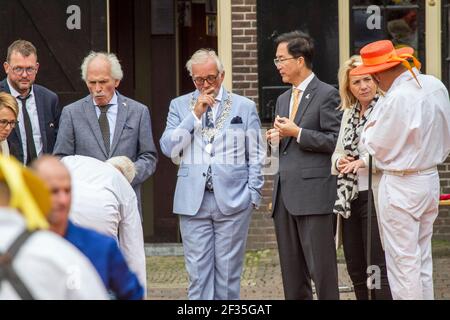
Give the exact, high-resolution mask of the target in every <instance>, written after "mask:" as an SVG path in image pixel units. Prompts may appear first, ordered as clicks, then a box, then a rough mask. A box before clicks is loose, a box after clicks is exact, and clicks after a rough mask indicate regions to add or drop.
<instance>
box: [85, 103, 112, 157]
mask: <svg viewBox="0 0 450 320" xmlns="http://www.w3.org/2000/svg"><path fill="white" fill-rule="evenodd" d="M83 109H84V114H85V115H86V118H87V122H88V123H89V126H90V127H91V129H92V132H93V133H94V136H95V138H96V139H97V143H98V145H99V146H100V149H102V151H103V154H104V155H105V156H106V158H108V157H109V155H108V154H107V153H106V148H105V144H104V142H103V137H102V132H101V131H100V125H99V124H98V117H97V113H96V112H95V106H94V103H93V102H92V97H91V96H90V95H89V96H88V97H87V98H86V100H84V102H83Z"/></svg>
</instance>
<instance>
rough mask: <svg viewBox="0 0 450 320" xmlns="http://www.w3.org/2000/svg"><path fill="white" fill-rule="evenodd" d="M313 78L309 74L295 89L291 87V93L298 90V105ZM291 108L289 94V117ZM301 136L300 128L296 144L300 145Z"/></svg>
mask: <svg viewBox="0 0 450 320" xmlns="http://www.w3.org/2000/svg"><path fill="white" fill-rule="evenodd" d="M314 77H315V74H314V72H311V74H310V75H309V76H308V77H307V78H306V79H305V80H303V81H302V82H301V83H300V84H299V85H298V86H297V87H294V86H293V87H292V92H294V89H298V90H300V95H299V98H298V104H300V103H301V102H302V98H303V92H305V90H306V88H307V87H308V85H309V84H310V82H311V81H312V80H313V79H314ZM293 107H294V95H293V94H291V100H290V102H289V115H290V114H291V112H292V108H293ZM298 112H301V110H298ZM301 135H302V128H300V131H299V133H298V137H297V143H300V137H301Z"/></svg>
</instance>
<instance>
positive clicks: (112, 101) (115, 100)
mask: <svg viewBox="0 0 450 320" xmlns="http://www.w3.org/2000/svg"><path fill="white" fill-rule="evenodd" d="M118 99H119V98H118V96H117V92H116V91H114V95H113V96H112V98H111V100H110V101H109V102H108V104H110V105H112V106H115V105H117V101H118ZM92 103H93V104H94V106H96V107H98V105H97V104H96V103H95V100H94V98H92Z"/></svg>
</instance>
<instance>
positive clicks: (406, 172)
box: [383, 166, 437, 177]
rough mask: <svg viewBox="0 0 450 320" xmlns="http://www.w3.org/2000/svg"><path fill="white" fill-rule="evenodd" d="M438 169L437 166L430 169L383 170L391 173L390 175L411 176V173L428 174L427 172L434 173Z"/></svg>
mask: <svg viewBox="0 0 450 320" xmlns="http://www.w3.org/2000/svg"><path fill="white" fill-rule="evenodd" d="M436 171H437V167H436V166H434V167H431V168H428V169H424V170H402V171H400V170H383V173H384V174H389V175H393V176H399V177H402V176H410V175H415V174H426V173H433V172H436Z"/></svg>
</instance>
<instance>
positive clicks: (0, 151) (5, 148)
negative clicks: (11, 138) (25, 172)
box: [0, 140, 9, 157]
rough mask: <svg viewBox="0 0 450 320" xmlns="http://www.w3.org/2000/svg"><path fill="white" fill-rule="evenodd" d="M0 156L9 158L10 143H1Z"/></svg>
mask: <svg viewBox="0 0 450 320" xmlns="http://www.w3.org/2000/svg"><path fill="white" fill-rule="evenodd" d="M0 154H1V155H4V156H5V157H8V156H9V147H8V141H6V140H3V141H0Z"/></svg>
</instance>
